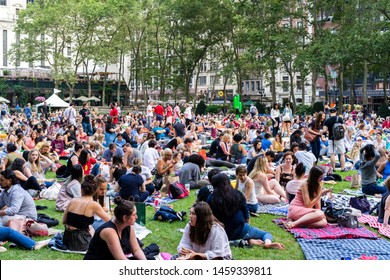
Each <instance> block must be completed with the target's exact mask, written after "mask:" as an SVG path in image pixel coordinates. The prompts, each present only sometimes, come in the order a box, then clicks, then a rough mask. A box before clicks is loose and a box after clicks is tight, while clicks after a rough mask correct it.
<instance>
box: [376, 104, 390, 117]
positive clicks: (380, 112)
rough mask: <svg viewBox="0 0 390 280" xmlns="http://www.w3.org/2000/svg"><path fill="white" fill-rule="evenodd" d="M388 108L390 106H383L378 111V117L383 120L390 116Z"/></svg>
mask: <svg viewBox="0 0 390 280" xmlns="http://www.w3.org/2000/svg"><path fill="white" fill-rule="evenodd" d="M388 106H389V105H388V104H385V103H383V104H381V105H380V106H379V109H378V116H380V117H382V118H385V117H388V116H390V109H389V107H388Z"/></svg>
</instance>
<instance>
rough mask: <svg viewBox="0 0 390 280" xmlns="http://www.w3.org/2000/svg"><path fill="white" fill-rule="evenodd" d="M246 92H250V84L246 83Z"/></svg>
mask: <svg viewBox="0 0 390 280" xmlns="http://www.w3.org/2000/svg"><path fill="white" fill-rule="evenodd" d="M245 91H246V92H249V82H246V83H245Z"/></svg>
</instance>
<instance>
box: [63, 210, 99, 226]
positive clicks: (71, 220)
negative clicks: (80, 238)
mask: <svg viewBox="0 0 390 280" xmlns="http://www.w3.org/2000/svg"><path fill="white" fill-rule="evenodd" d="M93 222H94V218H93V217H87V216H84V215H81V214H76V213H73V212H68V215H67V216H66V224H67V225H68V226H72V227H75V228H77V229H88V228H89V225H92V224H93Z"/></svg>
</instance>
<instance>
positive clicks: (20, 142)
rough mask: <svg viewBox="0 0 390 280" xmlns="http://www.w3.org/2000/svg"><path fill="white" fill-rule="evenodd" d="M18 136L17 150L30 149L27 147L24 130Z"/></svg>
mask: <svg viewBox="0 0 390 280" xmlns="http://www.w3.org/2000/svg"><path fill="white" fill-rule="evenodd" d="M16 138H17V139H16V142H15V145H16V150H18V151H19V152H21V153H22V151H30V148H29V147H27V145H26V144H25V140H26V136H25V135H24V134H23V132H19V133H18V134H17V135H16Z"/></svg>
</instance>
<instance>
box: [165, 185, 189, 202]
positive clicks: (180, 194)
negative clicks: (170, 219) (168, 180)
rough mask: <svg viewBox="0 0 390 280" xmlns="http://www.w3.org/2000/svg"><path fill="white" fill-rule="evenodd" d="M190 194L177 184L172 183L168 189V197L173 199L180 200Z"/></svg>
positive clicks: (183, 186) (184, 187)
mask: <svg viewBox="0 0 390 280" xmlns="http://www.w3.org/2000/svg"><path fill="white" fill-rule="evenodd" d="M189 194H190V192H189V191H188V190H187V188H186V186H185V185H184V184H182V183H179V182H174V183H172V184H170V185H169V187H168V195H169V196H170V197H172V198H173V199H180V198H184V197H187V196H188V195H189Z"/></svg>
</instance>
